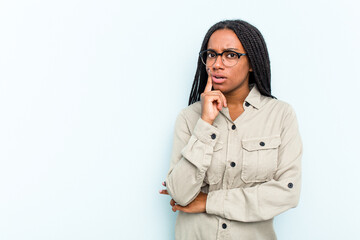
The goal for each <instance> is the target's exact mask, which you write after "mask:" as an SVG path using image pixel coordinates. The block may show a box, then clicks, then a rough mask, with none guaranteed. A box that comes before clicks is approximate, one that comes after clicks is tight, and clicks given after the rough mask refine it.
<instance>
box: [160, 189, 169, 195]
mask: <svg viewBox="0 0 360 240" xmlns="http://www.w3.org/2000/svg"><path fill="white" fill-rule="evenodd" d="M159 193H160V194H167V195H169V193H168V191H167V190H166V189H163V190H159Z"/></svg>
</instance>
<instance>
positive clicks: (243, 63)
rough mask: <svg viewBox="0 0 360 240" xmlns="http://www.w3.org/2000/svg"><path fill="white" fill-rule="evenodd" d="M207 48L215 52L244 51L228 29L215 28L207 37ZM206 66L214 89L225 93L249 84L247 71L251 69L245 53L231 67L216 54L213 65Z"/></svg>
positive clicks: (237, 39) (234, 35)
mask: <svg viewBox="0 0 360 240" xmlns="http://www.w3.org/2000/svg"><path fill="white" fill-rule="evenodd" d="M207 49H212V50H214V51H215V52H217V53H222V52H223V51H225V50H233V51H235V52H238V53H246V52H245V49H244V47H243V46H242V44H241V42H240V40H239V38H238V37H237V36H236V34H235V33H234V32H233V31H232V30H230V29H219V30H216V31H215V32H214V33H213V34H212V35H211V37H210V39H209V42H208V46H207ZM207 68H209V70H208V71H209V72H208V73H210V75H211V77H212V83H213V88H214V90H220V91H221V92H222V93H224V94H226V93H232V92H233V91H236V90H237V89H240V88H241V87H244V86H246V87H248V85H249V72H250V71H252V69H251V67H250V63H249V58H248V57H247V56H246V55H245V56H241V57H240V59H239V61H238V63H237V64H236V65H235V66H232V67H227V66H225V65H224V64H223V62H222V60H221V57H220V56H218V57H217V59H216V62H215V63H214V65H212V66H209V67H208V66H207Z"/></svg>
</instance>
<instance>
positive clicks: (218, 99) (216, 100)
mask: <svg viewBox="0 0 360 240" xmlns="http://www.w3.org/2000/svg"><path fill="white" fill-rule="evenodd" d="M209 96H211V97H210V98H209V101H211V102H212V103H215V104H216V108H217V109H218V111H220V110H221V109H222V105H223V103H222V102H223V101H222V97H221V95H220V94H219V93H212V94H211V95H209Z"/></svg>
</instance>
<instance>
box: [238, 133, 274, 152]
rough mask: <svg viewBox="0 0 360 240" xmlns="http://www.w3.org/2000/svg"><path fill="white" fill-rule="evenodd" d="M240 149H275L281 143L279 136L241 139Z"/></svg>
mask: <svg viewBox="0 0 360 240" xmlns="http://www.w3.org/2000/svg"><path fill="white" fill-rule="evenodd" d="M241 142H242V147H243V148H245V149H246V150H248V151H256V150H262V149H271V148H277V147H278V146H279V145H280V143H281V138H280V136H278V135H277V136H269V137H259V138H251V139H243V140H242V141H241Z"/></svg>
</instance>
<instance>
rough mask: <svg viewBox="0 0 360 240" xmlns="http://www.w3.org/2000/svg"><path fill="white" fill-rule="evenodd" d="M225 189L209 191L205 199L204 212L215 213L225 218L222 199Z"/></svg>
mask: <svg viewBox="0 0 360 240" xmlns="http://www.w3.org/2000/svg"><path fill="white" fill-rule="evenodd" d="M225 195H226V190H217V191H212V192H209V193H208V195H207V199H206V210H205V211H206V213H208V214H215V215H218V216H220V217H222V218H225V213H224V201H225Z"/></svg>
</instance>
